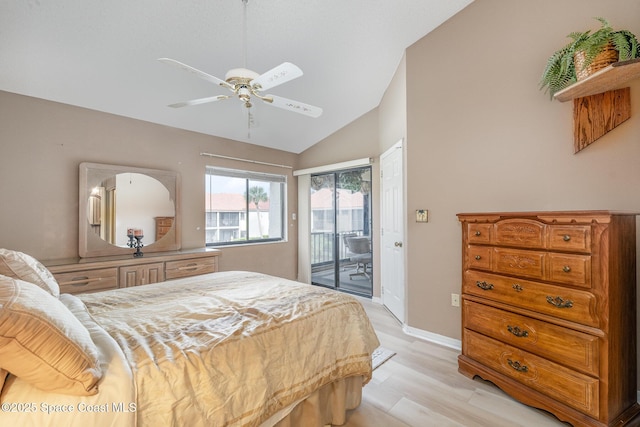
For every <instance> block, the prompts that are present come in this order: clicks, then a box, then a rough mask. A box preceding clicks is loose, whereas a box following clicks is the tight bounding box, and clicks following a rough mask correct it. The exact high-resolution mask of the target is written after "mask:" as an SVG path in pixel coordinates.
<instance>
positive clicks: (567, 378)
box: [462, 329, 600, 418]
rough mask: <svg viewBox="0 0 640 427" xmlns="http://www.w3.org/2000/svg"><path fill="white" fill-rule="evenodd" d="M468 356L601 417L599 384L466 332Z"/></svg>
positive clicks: (566, 369) (579, 374)
mask: <svg viewBox="0 0 640 427" xmlns="http://www.w3.org/2000/svg"><path fill="white" fill-rule="evenodd" d="M462 339H463V342H462V345H463V348H464V349H466V353H465V355H466V356H468V357H470V358H471V359H474V360H477V361H478V362H480V363H482V364H483V365H485V366H487V367H489V368H491V369H493V370H495V371H497V372H499V373H501V374H503V375H506V376H507V377H509V378H512V379H514V380H515V381H518V382H519V383H521V384H524V385H526V386H527V387H530V388H531V389H534V390H537V391H538V392H540V393H543V394H545V395H547V396H550V397H552V398H554V399H557V400H560V401H562V402H563V403H564V404H566V405H568V406H570V407H572V408H574V409H576V410H578V411H580V412H582V413H584V414H587V415H590V416H592V417H595V418H597V417H598V415H599V406H600V405H599V389H600V387H599V385H600V384H599V381H598V379H597V378H592V377H590V376H588V375H584V374H581V373H579V372H576V371H574V370H572V369H568V368H565V367H564V366H561V365H559V364H557V363H554V362H552V361H550V360H547V359H545V358H543V357H539V356H536V355H534V354H531V353H529V352H527V351H523V350H520V349H518V348H516V347H513V346H510V345H507V344H504V343H502V342H500V341H497V340H494V339H492V338H489V337H486V336H484V335H480V334H477V333H475V332H473V331H470V330H468V329H464V330H463V337H462Z"/></svg>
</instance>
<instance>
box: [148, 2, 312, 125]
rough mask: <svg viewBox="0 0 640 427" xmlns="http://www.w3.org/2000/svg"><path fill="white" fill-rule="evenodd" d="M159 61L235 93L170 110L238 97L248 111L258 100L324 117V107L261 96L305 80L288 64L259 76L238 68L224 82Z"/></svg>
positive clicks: (253, 72) (179, 64)
mask: <svg viewBox="0 0 640 427" xmlns="http://www.w3.org/2000/svg"><path fill="white" fill-rule="evenodd" d="M247 2H248V0H242V3H244V43H243V44H244V52H245V54H244V56H245V61H244V62H245V64H246V62H247V61H246V20H247V19H246V13H247V12H246V11H247ZM158 61H161V62H163V63H165V64H169V65H173V66H176V67H179V68H181V69H183V70H185V71H189V72H191V73H193V74H195V75H196V76H197V77H200V78H201V79H204V80H207V81H209V82H211V83H214V84H216V85H219V86H222V87H225V88H227V89H229V90H230V91H231V92H233V94H232V95H217V96H209V97H206V98H199V99H193V100H191V101H185V102H178V103H175V104H171V105H169V107H173V108H181V107H187V106H191V105H199V104H205V103H208V102H216V101H221V100H223V99H229V98H233V97H237V98H238V99H240V101H242V102H243V103H244V106H245V107H247V108H251V107H252V106H253V104H252V98H257V99H260V100H262V101H264V102H265V103H267V104H270V105H273V106H274V107H279V108H283V109H285V110H289V111H293V112H295V113H300V114H304V115H306V116H310V117H319V116H320V115H321V114H322V108H320V107H314V106H313V105H309V104H305V103H302V102H298V101H294V100H291V99H287V98H283V97H281V96H276V95H263V94H262V93H261V92H262V91H265V90H268V89H271V88H274V87H276V86H278V85H281V84H283V83H286V82H288V81H291V80H293V79H296V78H298V77H300V76H302V70H301V69H300V68H298V67H297V66H296V65H294V64H292V63H290V62H284V63H282V64H280V65H278V66H277V67H275V68H273V69H271V70H269V71H267V72H266V73H263V74H258V73H256V72H255V71H251V70H248V69H246V68H234V69H231V70H229V71H228V72H227V74H226V75H225V78H224V80H222V79H219V78H217V77H214V76H212V75H210V74H207V73H205V72H203V71H200V70H198V69H196V68H193V67H191V66H189V65H187V64H183V63H182V62H179V61H176V60H175V59H170V58H158ZM245 66H246V65H245Z"/></svg>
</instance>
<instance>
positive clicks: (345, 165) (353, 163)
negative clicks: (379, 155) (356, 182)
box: [293, 157, 373, 176]
mask: <svg viewBox="0 0 640 427" xmlns="http://www.w3.org/2000/svg"><path fill="white" fill-rule="evenodd" d="M371 163H373V159H372V158H371V157H365V158H363V159H357V160H349V161H346V162H340V163H334V164H332V165H324V166H316V167H313V168H307V169H298V170H295V171H293V176H299V175H311V174H314V173H322V172H332V171H337V170H340V169H350V168H355V167H358V166H367V165H370V164H371Z"/></svg>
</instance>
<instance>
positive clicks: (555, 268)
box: [548, 253, 591, 288]
mask: <svg viewBox="0 0 640 427" xmlns="http://www.w3.org/2000/svg"><path fill="white" fill-rule="evenodd" d="M548 258H549V276H548V279H549V280H551V281H552V282H558V283H566V284H568V285H573V286H579V287H583V288H590V287H591V256H589V255H568V254H567V255H563V254H556V253H550V254H548Z"/></svg>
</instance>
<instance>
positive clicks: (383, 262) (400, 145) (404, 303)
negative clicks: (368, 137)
mask: <svg viewBox="0 0 640 427" xmlns="http://www.w3.org/2000/svg"><path fill="white" fill-rule="evenodd" d="M397 150H401V162H402V173H401V187H402V188H401V192H400V196H401V198H402V200H401V202H400V203H399V204H398V205H399V206H397V208H399V209H400V210H401V212H400V214H399V215H400V218H402V224H401V228H402V239H401V241H402V242H403V245H404V250H403V256H402V265H401V266H400V268H401V269H402V296H403V300H402V319H398V320H399V321H400V322H401V323H402V324H403V325H405V324H406V317H407V280H406V276H407V271H406V244H404V242H405V241H406V235H407V220H406V216H405V212H406V206H405V204H406V201H405V193H404V191H405V172H404V168H405V158H404V138H403V139H401V140H399V141H398V142H396V143H395V144H393V145H392V146H391V147H390V148H389V149H387V150H386V151H385V152H384V153H382V154H381V155H380V174H381V176H380V247H379V252H380V294H381V295H380V299H381V302H382V305H384V306H385V308H387V310H389V308H388V307H387V305H386V304H385V301H384V295H385V293H384V292H383V291H384V288H385V283H384V279H385V274H384V273H383V269H385V265H386V266H387V267H388V265H389V264H388V263H389V262H390V260H386V259H384V257H383V256H382V254H383V249H384V248H383V244H384V235H383V233H384V228H383V227H384V221H385V219H384V208H383V206H382V203H383V202H384V190H385V187H384V179H383V177H382V173H383V166H382V165H383V159H384V158H385V157H387V156H389V155H390V154H392V153H394V152H395V151H397ZM389 311H390V312H391V310H389ZM392 314H393V312H392ZM394 317H396V315H395V314H394Z"/></svg>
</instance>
